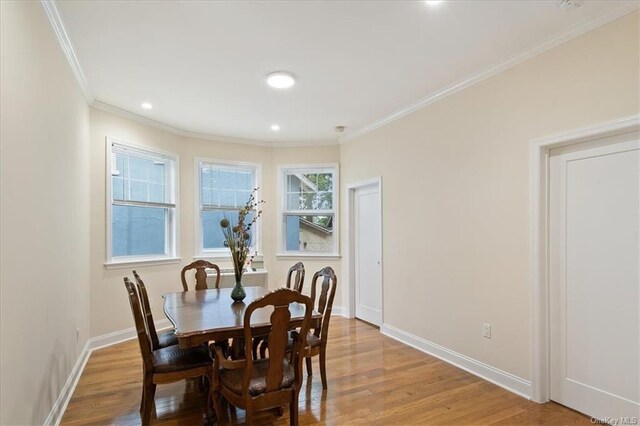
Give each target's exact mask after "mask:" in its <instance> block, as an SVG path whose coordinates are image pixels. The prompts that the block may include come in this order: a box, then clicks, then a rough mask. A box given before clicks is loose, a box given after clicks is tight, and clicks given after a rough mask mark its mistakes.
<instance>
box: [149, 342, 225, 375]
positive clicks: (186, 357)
mask: <svg viewBox="0 0 640 426" xmlns="http://www.w3.org/2000/svg"><path fill="white" fill-rule="evenodd" d="M212 363H213V360H212V359H211V357H210V356H209V351H208V350H207V348H206V347H205V346H202V345H201V346H196V347H195V348H188V349H180V347H178V346H169V347H167V348H162V349H158V350H157V351H153V367H154V371H155V372H156V373H174V372H176V371H184V370H190V369H192V368H197V367H210V366H211V365H212Z"/></svg>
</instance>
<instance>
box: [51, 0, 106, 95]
mask: <svg viewBox="0 0 640 426" xmlns="http://www.w3.org/2000/svg"><path fill="white" fill-rule="evenodd" d="M40 3H41V4H42V7H43V8H44V11H45V13H46V14H47V18H49V22H50V23H51V26H52V27H53V31H54V32H55V34H56V37H57V38H58V42H59V43H60V47H61V48H62V51H63V52H64V55H65V56H66V57H67V61H68V62H69V65H70V66H71V70H72V71H73V75H75V76H76V80H77V81H78V85H79V86H80V89H81V90H82V93H83V94H84V97H85V99H86V100H87V103H88V104H89V105H91V103H92V102H93V94H92V93H91V89H90V88H89V84H88V83H87V79H86V78H85V76H84V72H82V67H81V66H80V62H79V61H78V56H77V55H76V52H75V50H74V49H73V45H72V44H71V39H70V38H69V34H68V33H67V30H66V28H65V27H64V23H63V22H62V17H61V16H60V13H59V12H58V7H57V6H56V3H55V2H54V1H53V0H40Z"/></svg>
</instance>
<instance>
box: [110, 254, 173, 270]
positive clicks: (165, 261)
mask: <svg viewBox="0 0 640 426" xmlns="http://www.w3.org/2000/svg"><path fill="white" fill-rule="evenodd" d="M181 261H182V258H181V257H167V258H162V259H156V258H154V259H148V260H144V259H138V260H126V261H115V262H106V263H105V264H104V266H105V268H107V269H126V268H131V267H138V266H155V265H170V264H173V263H180V262H181Z"/></svg>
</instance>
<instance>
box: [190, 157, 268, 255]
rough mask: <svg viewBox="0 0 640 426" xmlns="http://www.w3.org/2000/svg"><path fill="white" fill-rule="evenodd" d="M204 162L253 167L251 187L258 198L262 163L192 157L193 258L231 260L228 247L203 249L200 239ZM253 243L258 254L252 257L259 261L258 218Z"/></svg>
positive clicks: (260, 253)
mask: <svg viewBox="0 0 640 426" xmlns="http://www.w3.org/2000/svg"><path fill="white" fill-rule="evenodd" d="M202 163H205V164H207V165H210V166H220V167H227V168H245V169H246V168H253V169H254V170H255V173H254V176H255V177H254V182H253V187H254V188H258V192H257V194H256V197H257V199H258V200H260V199H261V198H260V194H261V193H262V191H263V189H262V187H261V186H260V185H261V183H262V165H261V164H259V163H249V162H244V161H231V160H219V159H215V158H206V157H195V158H194V165H193V170H194V180H193V181H194V182H195V188H194V190H195V197H193V198H194V200H195V205H194V229H193V233H194V238H193V239H194V242H195V248H194V253H195V254H196V255H195V256H194V259H205V260H218V261H220V260H228V261H231V253H230V252H229V249H228V248H226V247H225V248H220V249H209V250H205V249H204V247H203V245H204V242H203V239H202V191H201V188H202V182H201V178H202V175H201V173H200V165H201V164H202ZM254 226H255V244H254V247H253V248H252V250H257V252H258V255H257V256H255V257H254V259H253V260H254V261H258V262H261V261H262V260H263V256H262V226H261V224H260V220H258V221H256V223H255V225H254Z"/></svg>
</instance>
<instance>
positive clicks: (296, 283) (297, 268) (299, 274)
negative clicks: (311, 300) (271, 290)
mask: <svg viewBox="0 0 640 426" xmlns="http://www.w3.org/2000/svg"><path fill="white" fill-rule="evenodd" d="M294 274H295V276H294ZM292 277H294V280H293V289H294V290H295V291H297V292H298V293H302V286H303V285H304V264H303V263H302V262H298V263H296V264H295V265H293V266H292V267H291V268H289V273H288V274H287V288H291V284H292V283H291V278H292Z"/></svg>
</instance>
